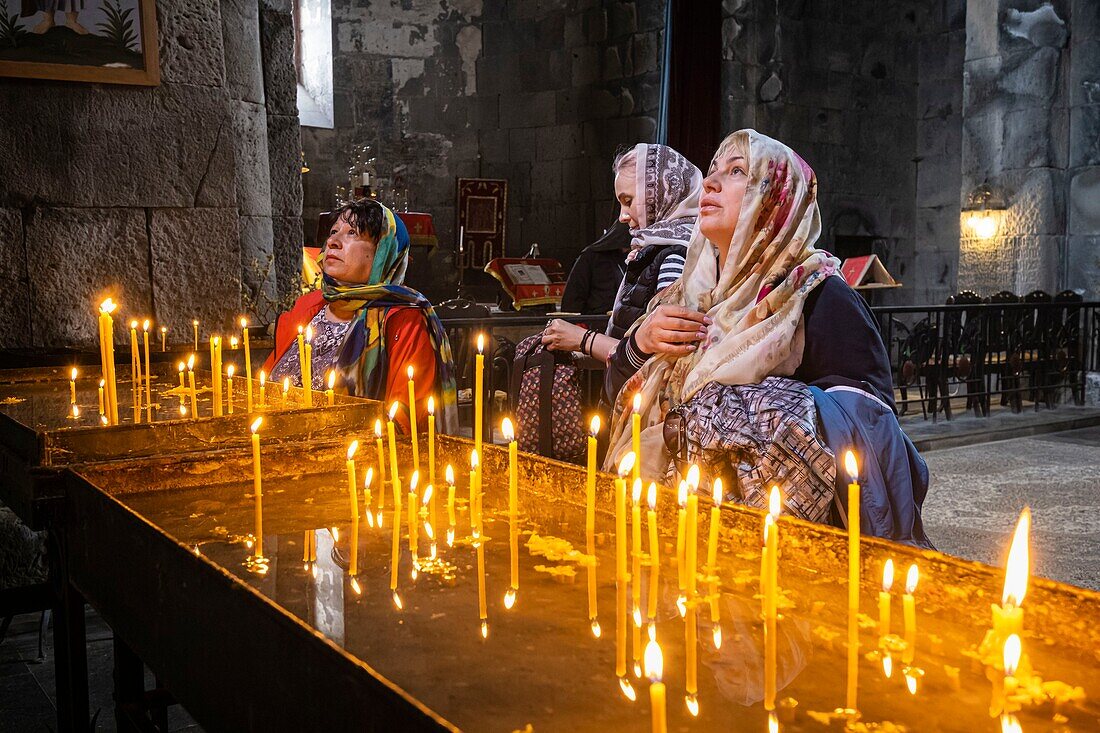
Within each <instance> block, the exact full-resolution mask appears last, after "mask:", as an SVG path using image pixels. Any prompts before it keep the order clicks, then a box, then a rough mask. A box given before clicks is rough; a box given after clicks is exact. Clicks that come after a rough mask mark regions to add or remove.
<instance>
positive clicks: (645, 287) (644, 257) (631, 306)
mask: <svg viewBox="0 0 1100 733" xmlns="http://www.w3.org/2000/svg"><path fill="white" fill-rule="evenodd" d="M686 254H687V247H684V246H682V245H678V244H669V245H664V246H660V247H656V246H650V247H646V248H645V249H642V250H639V251H638V254H637V256H636V257H635V258H634V259H633V260H632V261H630V262H629V263H627V266H626V276H625V277H624V278H623V280H624V282H623V285H622V292H621V293H620V294H619V301H618V302H617V303H615V311H614V314H613V315H612V316H611V322H610V323H609V324H608V331H607V335H608V336H613V337H614V338H617V339H621V338H622V337H623V336H625V335H626V332H627V330H629V328H630V327H631V326H633V325H634V322H635V321H637V320H638V319H639V318H641V317H642V315H643V314H644V313H645V309H646V306H647V305H649V301H650V300H652V299H653V296H654V295H656V294H657V278H658V276H659V275H660V273H661V266H662V265H664V263H665V260H666V259H667V258H668V257H669V256H670V255H678V256H679V257H680V258H683V257H684V256H685V255H686ZM679 269H680V271H682V270H683V267H682V263H681V266H680V267H679Z"/></svg>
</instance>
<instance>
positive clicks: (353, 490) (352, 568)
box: [347, 440, 359, 577]
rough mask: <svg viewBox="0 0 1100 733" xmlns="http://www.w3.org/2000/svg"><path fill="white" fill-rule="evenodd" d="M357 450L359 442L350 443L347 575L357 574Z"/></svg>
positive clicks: (348, 461) (348, 462)
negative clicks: (349, 540) (349, 524)
mask: <svg viewBox="0 0 1100 733" xmlns="http://www.w3.org/2000/svg"><path fill="white" fill-rule="evenodd" d="M358 449H359V441H358V440H353V441H351V445H349V446H348V460H347V469H348V498H349V499H350V500H351V542H350V544H349V547H348V557H349V558H350V559H349V560H348V575H351V576H353V577H354V576H355V575H358V574H359V499H358V493H357V492H358V486H359V481H358V476H357V474H356V472H355V451H356V450H358Z"/></svg>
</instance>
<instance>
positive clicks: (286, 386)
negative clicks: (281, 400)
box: [283, 377, 290, 397]
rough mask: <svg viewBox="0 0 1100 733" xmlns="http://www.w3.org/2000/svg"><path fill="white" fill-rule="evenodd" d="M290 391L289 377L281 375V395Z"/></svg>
mask: <svg viewBox="0 0 1100 733" xmlns="http://www.w3.org/2000/svg"><path fill="white" fill-rule="evenodd" d="M289 391H290V377H283V396H284V397H285V396H286V393H287V392H289Z"/></svg>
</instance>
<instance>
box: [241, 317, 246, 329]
mask: <svg viewBox="0 0 1100 733" xmlns="http://www.w3.org/2000/svg"><path fill="white" fill-rule="evenodd" d="M241 328H248V319H247V318H245V317H244V316H241Z"/></svg>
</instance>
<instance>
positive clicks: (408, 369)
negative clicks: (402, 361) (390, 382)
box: [405, 364, 413, 382]
mask: <svg viewBox="0 0 1100 733" xmlns="http://www.w3.org/2000/svg"><path fill="white" fill-rule="evenodd" d="M405 374H407V375H409V381H410V382H411V381H412V378H413V365H412V364H409V365H408V366H407V367H405Z"/></svg>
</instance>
